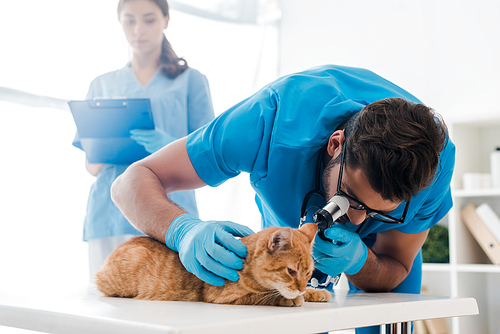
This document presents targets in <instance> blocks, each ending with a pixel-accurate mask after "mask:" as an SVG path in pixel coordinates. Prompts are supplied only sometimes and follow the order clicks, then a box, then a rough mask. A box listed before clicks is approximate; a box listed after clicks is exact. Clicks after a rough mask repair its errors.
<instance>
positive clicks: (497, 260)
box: [461, 204, 500, 265]
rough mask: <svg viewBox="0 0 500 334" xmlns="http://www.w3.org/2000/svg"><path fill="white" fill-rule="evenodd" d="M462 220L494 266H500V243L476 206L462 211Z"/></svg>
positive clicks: (472, 205) (466, 207)
mask: <svg viewBox="0 0 500 334" xmlns="http://www.w3.org/2000/svg"><path fill="white" fill-rule="evenodd" d="M461 213H462V220H463V222H464V224H465V226H467V228H468V229H469V231H470V232H471V234H472V236H473V237H474V238H475V239H476V241H477V243H478V244H479V246H481V248H482V249H483V251H484V252H485V253H486V255H487V256H488V258H489V259H490V261H491V262H492V263H493V264H497V265H499V264H500V241H499V240H497V239H496V238H495V236H494V235H493V233H492V232H491V230H490V229H489V228H488V226H487V225H486V224H485V223H484V221H483V220H482V219H481V218H480V216H479V215H478V213H477V212H476V206H475V205H474V204H467V205H466V206H465V207H463V209H462V212H461Z"/></svg>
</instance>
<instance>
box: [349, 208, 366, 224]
mask: <svg viewBox="0 0 500 334" xmlns="http://www.w3.org/2000/svg"><path fill="white" fill-rule="evenodd" d="M347 216H348V217H349V220H350V222H351V224H354V225H359V224H361V223H362V222H364V221H365V219H366V211H365V210H355V209H352V208H349V210H347Z"/></svg>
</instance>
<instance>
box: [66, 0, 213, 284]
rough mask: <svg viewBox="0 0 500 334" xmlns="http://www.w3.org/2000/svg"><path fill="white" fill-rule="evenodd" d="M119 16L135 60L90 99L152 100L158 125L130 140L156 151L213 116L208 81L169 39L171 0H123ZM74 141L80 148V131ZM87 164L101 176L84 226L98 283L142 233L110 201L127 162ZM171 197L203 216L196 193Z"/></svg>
mask: <svg viewBox="0 0 500 334" xmlns="http://www.w3.org/2000/svg"><path fill="white" fill-rule="evenodd" d="M118 19H119V22H120V24H121V26H122V28H123V32H124V33H125V37H126V39H127V41H128V43H129V44H130V46H131V49H132V52H133V55H132V60H131V61H130V62H129V63H128V64H126V65H125V67H123V68H122V69H120V70H117V71H114V72H109V73H106V74H104V75H101V76H99V77H97V78H96V79H94V81H93V82H92V83H91V85H90V89H89V91H88V94H87V99H93V98H95V97H127V98H149V99H150V102H151V109H152V112H153V117H154V121H155V127H156V128H155V129H154V130H144V129H134V130H132V136H131V138H132V139H134V140H135V141H137V142H138V143H139V144H141V145H143V146H144V147H145V149H146V151H148V152H150V153H153V152H155V151H157V150H159V149H160V148H162V147H163V146H165V145H167V144H168V143H170V142H172V141H174V140H176V139H178V138H181V137H184V136H186V135H188V134H189V133H191V132H193V131H194V130H196V129H198V128H199V127H200V126H202V125H204V124H206V123H208V122H209V121H211V120H212V119H213V118H214V112H213V107H212V100H211V97H210V91H209V87H208V81H207V79H206V77H205V76H204V75H203V74H201V73H200V72H198V71H197V70H195V69H193V68H190V67H189V66H188V65H187V62H186V61H185V60H184V59H182V58H178V57H177V55H176V54H175V52H174V50H173V49H172V47H171V45H170V43H169V42H168V41H167V39H166V37H165V35H164V30H165V29H167V27H168V21H169V7H168V4H167V2H166V0H133V1H127V0H121V1H119V4H118ZM109 126H112V124H110V125H109ZM73 145H74V146H76V147H78V148H81V145H80V140H79V136H78V133H77V134H76V136H75V139H74V142H73ZM86 167H87V170H88V171H89V173H90V174H92V175H93V176H96V180H95V183H94V184H93V185H92V188H91V190H90V195H89V199H88V204H87V214H86V217H85V221H84V229H83V240H84V241H87V242H88V246H89V265H90V280H91V281H93V278H94V275H95V273H96V272H97V271H98V270H99V269H100V268H101V266H102V265H103V263H104V260H105V259H106V258H107V257H108V255H109V254H111V252H112V251H113V250H114V249H115V248H116V247H117V246H118V245H120V244H121V243H123V242H125V241H126V240H128V239H130V238H131V237H133V236H134V235H138V234H142V233H140V232H139V231H137V230H136V229H135V228H134V227H133V226H131V225H130V223H129V222H128V221H127V219H125V217H123V215H122V213H121V212H120V211H119V210H118V209H117V208H116V206H115V205H114V204H113V202H112V201H111V196H110V188H111V184H112V182H113V181H114V180H115V178H116V177H117V176H118V175H120V174H121V173H123V172H124V171H125V169H126V168H127V167H128V165H112V164H89V163H88V161H86ZM169 197H170V199H171V200H172V201H174V202H175V203H177V204H179V205H181V206H182V207H183V208H184V209H185V210H186V212H189V213H191V214H193V215H194V216H197V215H198V210H197V206H196V200H195V195H194V191H192V190H189V191H182V192H176V193H175V194H171V195H169Z"/></svg>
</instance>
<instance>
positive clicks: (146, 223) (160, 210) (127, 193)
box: [111, 165, 186, 242]
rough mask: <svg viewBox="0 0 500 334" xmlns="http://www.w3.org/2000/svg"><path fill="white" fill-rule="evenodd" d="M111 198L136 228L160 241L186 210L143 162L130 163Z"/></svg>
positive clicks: (117, 181)
mask: <svg viewBox="0 0 500 334" xmlns="http://www.w3.org/2000/svg"><path fill="white" fill-rule="evenodd" d="M111 198H112V199H113V202H114V203H115V204H116V206H117V207H118V208H119V209H120V211H121V212H122V213H123V215H124V216H125V218H127V220H128V221H129V222H130V223H131V224H132V225H133V226H134V227H135V228H137V229H138V230H139V231H141V232H143V233H145V234H147V235H149V236H151V237H153V238H155V239H157V240H158V241H161V242H165V233H166V231H167V229H168V227H169V226H170V223H171V222H172V221H173V220H174V219H175V218H177V217H178V216H179V215H181V214H184V213H186V212H185V211H183V210H182V209H181V208H179V207H178V206H177V205H175V204H174V203H172V202H171V201H170V200H169V199H168V197H167V194H166V192H165V190H164V189H163V187H162V185H161V183H160V181H159V180H158V177H157V176H156V175H155V174H154V173H153V172H152V171H151V170H150V169H149V168H147V167H144V166H141V165H131V166H130V167H129V168H127V170H126V171H125V172H124V173H123V174H122V175H120V176H119V177H118V178H117V179H116V180H115V182H114V183H113V185H112V187H111Z"/></svg>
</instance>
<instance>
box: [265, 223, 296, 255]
mask: <svg viewBox="0 0 500 334" xmlns="http://www.w3.org/2000/svg"><path fill="white" fill-rule="evenodd" d="M267 247H268V248H269V250H270V251H271V252H274V251H275V250H287V249H290V248H291V247H292V230H291V229H290V228H280V229H279V230H277V231H276V232H274V233H273V234H271V237H270V238H269V242H268V244H267Z"/></svg>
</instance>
